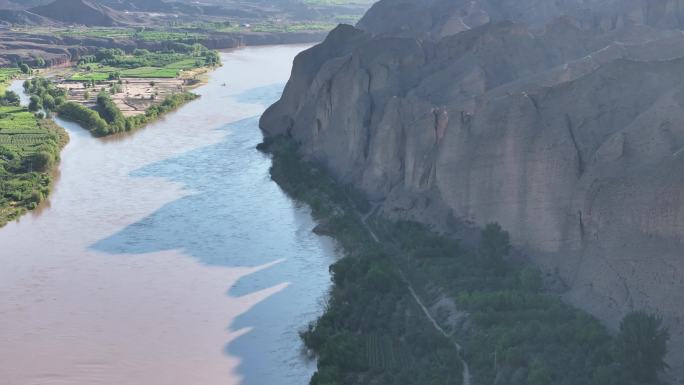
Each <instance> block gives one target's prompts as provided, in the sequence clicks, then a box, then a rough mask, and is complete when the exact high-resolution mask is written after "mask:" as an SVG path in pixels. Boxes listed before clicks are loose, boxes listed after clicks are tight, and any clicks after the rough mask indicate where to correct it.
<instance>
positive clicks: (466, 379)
mask: <svg viewBox="0 0 684 385" xmlns="http://www.w3.org/2000/svg"><path fill="white" fill-rule="evenodd" d="M375 209H376V207H373V209H371V210H369V212H368V214H366V215H360V217H361V223H363V226H364V227H365V228H366V230H367V231H368V233H369V234H370V235H371V237H372V238H373V240H374V241H375V243H378V244H380V243H381V242H380V238H379V237H378V236H377V235H376V234H375V232H374V231H373V229H372V228H371V227H370V225H369V224H368V218H369V217H370V216H371V215H373V213H374V212H375ZM399 274H400V275H401V279H402V280H403V281H404V283H406V286H407V287H408V289H409V292H410V293H411V296H412V297H413V299H414V300H415V301H416V303H417V304H418V306H419V307H420V308H421V309H422V310H423V313H424V314H425V316H426V317H427V318H428V319H429V320H430V322H431V323H432V326H433V327H434V328H435V330H437V331H438V332H439V333H440V334H442V335H443V336H444V338H446V339H447V340H449V342H450V343H451V344H452V345H453V346H454V347H455V348H456V351H457V352H458V359H459V360H461V365H462V367H463V385H471V376H470V368H469V367H468V363H467V362H466V361H465V360H464V359H463V355H462V351H463V348H462V347H461V345H460V344H459V343H458V342H456V341H454V340H453V338H451V336H450V335H449V334H448V333H447V332H446V331H445V330H444V329H442V327H441V326H439V323H437V321H436V320H435V318H434V317H433V316H432V314H430V311H429V310H428V308H427V306H425V304H424V303H423V300H422V299H420V297H419V296H418V294H417V293H416V291H415V290H414V289H413V285H411V282H409V280H408V279H406V276H404V272H402V271H401V270H399Z"/></svg>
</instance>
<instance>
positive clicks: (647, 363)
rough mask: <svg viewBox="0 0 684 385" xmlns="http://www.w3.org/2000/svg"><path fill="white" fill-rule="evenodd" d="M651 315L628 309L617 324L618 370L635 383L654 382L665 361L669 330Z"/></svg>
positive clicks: (664, 365) (665, 366) (662, 369)
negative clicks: (621, 370)
mask: <svg viewBox="0 0 684 385" xmlns="http://www.w3.org/2000/svg"><path fill="white" fill-rule="evenodd" d="M662 323H663V320H662V318H660V317H659V316H656V315H654V314H647V313H645V312H632V313H629V314H627V315H626V316H625V318H624V319H623V320H622V323H621V324H620V332H619V333H618V336H617V341H616V344H617V349H618V360H619V362H620V365H621V366H622V369H623V370H624V371H625V373H627V374H628V377H629V378H633V379H634V380H636V381H639V383H654V382H655V381H656V380H657V378H658V373H659V372H662V371H664V370H665V369H667V368H668V366H667V364H666V363H665V360H664V358H665V354H666V353H667V341H668V340H669V339H670V333H669V331H668V330H667V329H666V328H663V326H662Z"/></svg>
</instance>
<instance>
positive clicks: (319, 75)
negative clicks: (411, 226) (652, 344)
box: [261, 0, 684, 377]
mask: <svg viewBox="0 0 684 385" xmlns="http://www.w3.org/2000/svg"><path fill="white" fill-rule="evenodd" d="M683 9H684V1H674V0H673V1H612V2H606V1H598V0H597V1H589V0H588V1H577V0H576V1H570V0H568V1H561V2H549V1H541V0H539V1H531V0H528V1H520V0H517V1H512V0H511V1H507V0H503V1H479V2H478V1H454V0H432V1H426V2H417V1H408V0H384V1H381V2H380V3H378V4H377V5H376V6H374V7H373V8H372V9H371V10H370V11H369V12H368V14H367V15H366V16H365V17H364V18H363V19H362V20H361V22H360V23H359V26H358V28H354V27H351V26H341V27H339V28H337V29H336V30H334V31H333V32H332V33H331V34H330V35H329V37H328V38H327V40H326V41H325V42H324V43H322V44H321V45H319V46H317V47H314V48H312V49H310V50H309V51H306V52H304V53H302V54H301V55H299V57H298V58H297V59H296V61H295V66H294V70H293V73H292V77H291V79H290V81H289V83H288V85H287V88H286V90H285V93H284V95H283V97H282V99H281V100H280V101H279V102H277V103H276V104H275V105H273V106H272V107H271V108H270V109H269V110H268V111H267V112H266V114H265V115H264V116H263V118H262V121H261V127H262V129H263V130H264V132H265V134H266V135H267V136H275V135H289V136H291V137H292V138H294V139H295V140H296V141H297V142H299V143H300V144H301V153H302V155H303V156H305V157H306V158H308V159H310V160H314V161H316V162H319V163H320V164H323V165H325V166H326V167H327V168H328V169H329V170H330V172H331V173H332V174H333V175H334V176H336V177H337V178H338V179H339V180H340V181H342V182H344V183H351V184H353V185H354V186H356V187H357V188H359V189H361V190H362V191H363V192H365V193H366V194H367V196H368V197H369V198H371V199H372V200H374V201H376V202H378V203H380V204H381V208H382V209H383V211H384V213H386V214H387V215H390V216H394V217H408V218H412V219H415V220H419V221H422V222H424V223H428V224H431V225H435V226H437V228H440V229H443V230H445V231H451V232H454V233H455V234H458V231H459V229H461V228H463V225H464V224H465V225H466V226H481V225H484V224H486V223H488V222H492V221H496V222H499V223H501V224H502V226H504V227H505V228H506V229H507V230H508V231H509V232H510V233H511V235H512V239H513V241H514V243H515V245H516V246H517V247H518V249H519V250H521V251H523V252H524V253H525V254H527V255H529V256H530V257H531V258H532V259H533V260H534V261H535V262H536V263H537V264H538V265H539V266H541V267H543V268H544V269H545V270H546V271H547V272H548V273H549V274H551V275H555V276H557V277H559V278H560V280H561V281H562V282H563V284H564V286H565V289H566V290H565V291H564V293H563V295H564V297H565V298H566V299H567V300H569V301H570V302H572V303H574V304H576V305H579V306H580V307H582V308H584V309H586V310H588V311H589V312H591V313H592V314H594V315H596V316H597V317H599V318H600V319H602V320H604V321H605V322H606V323H607V324H608V325H610V326H612V327H615V326H617V324H618V323H619V320H620V319H621V318H622V317H623V316H624V314H625V313H627V312H629V311H631V310H633V309H646V310H648V311H652V312H657V313H660V314H662V315H663V316H664V317H665V319H666V322H667V324H668V326H669V327H670V328H671V332H672V342H671V354H670V357H669V361H670V365H671V366H672V373H673V374H674V375H677V376H680V377H681V376H682V375H683V374H684V366H682V363H684V335H683V333H684V325H682V316H684V282H683V280H684V258H683V255H682V241H683V240H684V172H682V170H683V169H684V107H683V106H684V82H682V81H681V80H682V76H683V75H682V74H683V73H684V34H682V33H681V32H679V31H673V30H668V29H667V28H670V27H677V26H679V25H680V20H681V17H682V15H684V12H682V10H683ZM511 20H512V21H511Z"/></svg>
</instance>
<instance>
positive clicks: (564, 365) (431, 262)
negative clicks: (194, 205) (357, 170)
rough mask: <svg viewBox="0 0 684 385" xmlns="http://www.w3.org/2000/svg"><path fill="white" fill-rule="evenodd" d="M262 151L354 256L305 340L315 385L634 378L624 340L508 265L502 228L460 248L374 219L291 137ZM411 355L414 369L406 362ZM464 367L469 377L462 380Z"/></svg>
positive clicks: (579, 382) (526, 271)
mask: <svg viewBox="0 0 684 385" xmlns="http://www.w3.org/2000/svg"><path fill="white" fill-rule="evenodd" d="M260 149H262V150H263V151H266V152H268V153H270V154H271V155H272V156H273V167H272V169H271V175H272V178H273V179H274V180H275V181H276V182H278V183H279V184H280V186H281V187H283V189H284V190H285V191H287V192H288V193H289V194H291V196H292V197H293V198H294V199H298V200H301V201H303V202H306V203H307V204H309V205H311V207H312V210H313V214H314V217H315V218H316V219H317V221H318V222H319V226H318V229H319V232H321V231H322V230H324V231H322V232H324V233H326V234H330V235H331V236H333V237H334V238H335V239H336V240H337V241H338V242H339V243H340V244H341V246H342V248H343V249H344V251H345V255H346V256H345V258H343V259H342V260H340V261H339V262H337V263H335V264H334V265H332V266H331V268H330V270H331V273H332V276H333V289H332V291H331V295H330V298H329V300H328V306H327V308H326V312H325V313H324V315H323V316H322V317H320V318H319V319H318V321H317V322H316V323H314V324H312V325H310V327H309V329H308V330H307V331H306V332H304V333H302V338H303V340H304V341H305V344H306V345H307V347H309V348H310V349H311V350H312V351H313V352H315V354H316V355H317V357H318V358H319V362H318V372H317V373H316V374H315V375H314V376H313V378H312V382H311V383H312V384H321V385H322V384H331V383H332V384H337V383H340V384H341V383H354V382H355V381H360V380H361V379H362V378H363V379H364V381H366V383H370V384H376V383H377V384H402V385H405V384H423V383H425V382H426V381H429V380H428V379H429V378H430V379H434V378H439V383H448V384H461V383H469V382H470V377H471V376H472V383H482V384H486V383H493V384H535V385H537V384H539V385H542V384H568V385H569V384H573V385H587V384H595V385H606V384H615V385H618V384H630V383H632V382H633V381H634V378H632V377H630V375H629V374H627V373H628V370H626V368H623V367H622V366H621V361H620V358H619V357H621V356H620V354H622V353H620V348H619V342H617V340H616V337H615V336H612V335H611V334H610V333H609V332H608V330H607V329H606V328H605V327H604V326H603V325H601V323H600V322H599V321H598V320H596V319H595V318H593V317H591V316H590V315H588V314H587V313H584V312H582V311H580V310H578V309H576V308H573V307H571V306H569V305H567V304H565V303H563V302H562V301H561V299H560V298H559V297H558V296H556V295H553V294H551V293H549V292H546V291H545V287H544V277H543V276H542V275H541V273H540V272H539V270H537V269H535V268H532V267H526V266H525V265H521V264H519V263H517V262H513V261H511V260H509V259H508V257H507V254H508V250H509V249H510V243H509V237H508V234H507V233H506V232H505V231H504V230H503V229H501V228H500V227H499V226H498V225H495V224H492V225H490V226H487V228H485V229H483V231H482V234H481V235H480V242H479V246H475V247H473V246H469V245H465V244H461V243H459V242H458V241H455V240H452V239H449V238H447V237H444V236H442V235H439V234H435V233H432V232H431V231H430V230H429V229H427V228H425V227H424V226H422V225H419V224H417V223H412V222H394V221H391V220H388V219H387V218H385V217H384V216H382V215H380V214H378V213H376V212H375V210H372V209H371V208H370V206H369V205H368V204H367V203H366V202H364V201H363V199H362V198H360V195H359V194H357V193H354V192H353V190H351V189H350V188H349V187H345V186H340V185H338V184H337V183H336V182H335V181H334V180H333V179H332V178H331V177H330V176H329V175H328V174H327V173H326V172H325V170H324V169H323V168H321V167H320V166H318V165H314V164H309V163H306V162H304V161H302V160H301V159H299V155H298V152H297V147H296V145H295V144H294V143H292V142H291V141H290V140H288V139H285V138H282V137H277V138H267V139H266V141H265V142H264V143H263V144H261V145H260ZM321 229H322V230H321ZM414 288H415V289H414ZM410 296H413V297H414V298H415V302H416V303H417V304H418V306H419V307H420V308H422V310H423V311H424V313H425V315H427V317H425V316H424V315H423V314H420V312H419V311H416V310H415V303H414V304H413V305H412V303H413V302H411V301H408V299H409V298H410ZM412 309H413V310H412ZM404 316H406V318H410V317H411V316H413V317H414V318H415V319H414V320H413V321H412V322H409V321H407V320H406V319H404V320H402V318H403V317H404ZM430 323H433V324H434V325H433V326H434V328H431V327H427V325H428V324H430ZM435 329H436V330H438V331H439V333H438V334H435V333H434V330H435ZM426 341H428V342H426ZM424 343H427V344H428V345H429V346H430V347H427V346H425V345H423V344H424ZM445 343H446V344H445ZM450 344H453V345H450ZM450 346H451V347H452V349H451V350H450V349H449V347H450ZM461 348H462V352H461V355H462V357H463V360H464V361H463V362H465V363H467V366H464V365H461V358H460V356H459V354H458V353H459V351H460V350H461ZM407 352H409V353H407ZM407 354H409V356H410V354H412V355H413V356H410V357H411V359H410V360H407V361H406V362H405V361H402V360H401V359H398V360H397V359H396V357H401V356H402V355H407ZM433 354H436V356H432V355H433ZM407 362H410V364H409V363H407ZM425 362H430V365H426V366H423V363H425ZM442 365H443V366H442ZM461 367H463V368H465V367H468V368H469V374H468V375H463V376H462V377H459V376H458V375H459V374H460V373H461ZM455 368H457V370H456V369H455Z"/></svg>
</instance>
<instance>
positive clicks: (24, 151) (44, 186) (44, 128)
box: [0, 107, 68, 226]
mask: <svg viewBox="0 0 684 385" xmlns="http://www.w3.org/2000/svg"><path fill="white" fill-rule="evenodd" d="M67 141H68V136H67V134H66V132H65V131H64V130H63V129H62V128H61V127H59V126H57V125H56V124H55V123H54V122H53V121H52V120H50V119H38V118H36V117H35V115H34V114H33V113H31V112H29V111H28V110H26V109H25V108H23V107H0V226H3V225H4V224H6V223H7V222H8V221H10V220H13V219H15V218H17V217H19V216H20V215H21V214H23V213H24V212H26V211H27V210H31V209H34V208H35V207H37V206H38V204H40V202H41V201H43V200H44V199H45V198H46V197H47V195H48V193H49V191H50V184H51V182H52V177H51V176H50V171H51V170H52V168H53V167H54V166H56V164H57V162H58V161H59V152H60V150H61V149H62V147H64V145H65V144H66V142H67Z"/></svg>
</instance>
